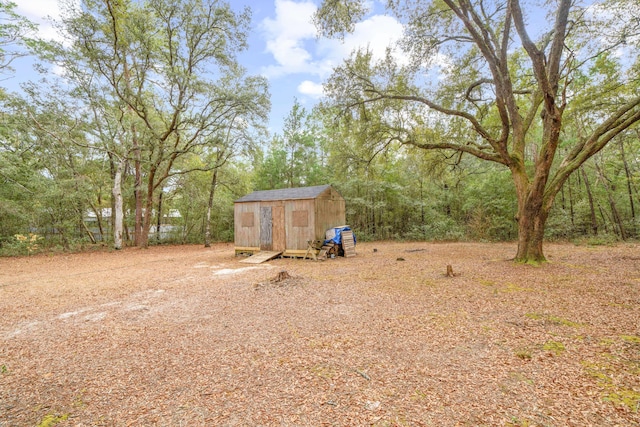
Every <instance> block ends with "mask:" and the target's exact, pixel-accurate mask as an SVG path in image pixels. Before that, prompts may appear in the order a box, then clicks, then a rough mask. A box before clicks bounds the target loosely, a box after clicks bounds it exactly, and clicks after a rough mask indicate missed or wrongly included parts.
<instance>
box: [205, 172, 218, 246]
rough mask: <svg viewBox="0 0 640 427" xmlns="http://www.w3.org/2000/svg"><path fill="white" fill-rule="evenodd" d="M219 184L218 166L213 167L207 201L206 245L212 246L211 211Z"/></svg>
mask: <svg viewBox="0 0 640 427" xmlns="http://www.w3.org/2000/svg"><path fill="white" fill-rule="evenodd" d="M217 184H218V168H215V169H213V177H212V178H211V187H210V188H209V201H208V203H207V217H206V219H205V224H204V227H205V232H204V247H205V248H210V247H211V211H212V210H213V196H214V194H215V191H216V185H217Z"/></svg>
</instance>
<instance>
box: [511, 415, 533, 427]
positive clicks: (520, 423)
mask: <svg viewBox="0 0 640 427" xmlns="http://www.w3.org/2000/svg"><path fill="white" fill-rule="evenodd" d="M530 425H531V421H529V420H528V419H526V418H519V417H511V419H510V420H509V421H507V422H506V424H505V426H508V427H529V426H530Z"/></svg>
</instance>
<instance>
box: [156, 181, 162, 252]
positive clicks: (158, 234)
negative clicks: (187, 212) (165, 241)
mask: <svg viewBox="0 0 640 427" xmlns="http://www.w3.org/2000/svg"><path fill="white" fill-rule="evenodd" d="M162 194H163V192H162V191H161V192H160V194H159V195H158V218H157V219H156V242H158V243H160V228H161V227H162Z"/></svg>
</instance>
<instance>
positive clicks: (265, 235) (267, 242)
mask: <svg viewBox="0 0 640 427" xmlns="http://www.w3.org/2000/svg"><path fill="white" fill-rule="evenodd" d="M260 250H263V251H271V250H273V217H272V216H271V207H270V206H268V207H261V208H260Z"/></svg>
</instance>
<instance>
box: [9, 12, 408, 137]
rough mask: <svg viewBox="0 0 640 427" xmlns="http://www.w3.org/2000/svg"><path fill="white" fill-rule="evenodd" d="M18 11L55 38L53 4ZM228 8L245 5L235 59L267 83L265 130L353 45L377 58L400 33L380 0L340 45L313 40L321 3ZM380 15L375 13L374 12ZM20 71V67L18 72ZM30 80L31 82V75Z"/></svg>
mask: <svg viewBox="0 0 640 427" xmlns="http://www.w3.org/2000/svg"><path fill="white" fill-rule="evenodd" d="M13 1H14V2H15V3H16V4H17V5H18V12H19V13H20V14H22V15H24V16H26V17H28V18H29V19H30V20H31V21H33V22H36V23H37V24H39V31H40V35H41V36H42V37H44V38H55V34H56V33H55V30H54V29H53V27H52V26H51V24H50V22H49V20H48V19H47V17H53V18H55V17H57V16H58V15H59V9H58V5H57V1H56V0H13ZM228 2H229V3H230V4H231V6H232V8H234V9H236V10H241V9H243V8H244V6H249V7H250V8H251V10H252V23H251V30H250V34H249V49H248V50H247V51H245V52H243V53H242V54H241V55H240V57H239V59H240V62H241V63H242V64H243V65H244V67H246V68H247V71H248V73H249V74H251V75H263V76H265V77H266V78H267V79H268V81H269V86H270V92H271V103H272V108H271V116H270V119H269V129H270V131H271V132H272V133H280V134H281V133H282V126H283V121H284V119H285V117H286V116H287V115H288V114H289V112H290V111H291V108H292V107H293V104H294V100H295V99H297V100H298V102H299V103H300V104H301V105H302V106H303V107H305V108H306V109H307V111H310V110H311V108H312V107H313V105H315V104H316V103H317V102H318V100H319V99H320V98H321V97H322V94H323V92H322V83H323V82H324V81H325V80H326V79H327V78H328V77H329V76H330V74H331V71H332V69H333V67H336V66H338V65H340V64H341V63H342V61H343V59H344V58H345V57H347V56H348V55H349V54H350V53H351V52H352V51H353V50H354V49H355V48H357V47H369V48H370V49H371V50H372V51H373V53H374V55H376V56H380V57H382V55H384V52H385V49H386V47H387V46H389V45H391V44H393V43H394V42H395V41H397V40H398V39H399V38H400V36H401V35H402V26H401V24H400V23H399V22H398V21H396V20H395V19H394V18H393V17H390V16H387V15H385V14H384V11H383V9H382V6H381V3H380V2H379V0H372V1H371V4H372V6H373V12H372V13H371V14H370V15H369V16H368V17H367V19H366V20H364V21H362V22H361V23H359V24H358V25H357V26H356V28H355V31H354V32H353V34H350V35H347V36H346V37H345V39H344V40H343V41H340V40H328V39H322V38H318V37H317V34H316V28H315V27H314V25H313V23H312V17H313V14H314V12H315V11H316V9H317V7H318V5H319V4H320V0H228ZM378 11H379V12H378ZM14 66H15V68H16V69H17V71H18V72H17V73H16V75H17V76H21V77H14V78H13V79H10V80H9V81H4V82H3V83H4V84H5V86H9V87H10V86H11V85H14V86H17V85H18V84H19V83H20V79H21V78H22V79H24V78H28V76H30V75H32V74H31V73H30V72H29V70H28V69H27V68H30V67H31V65H30V63H29V61H27V60H23V61H20V62H17V63H15V64H14ZM21 67H23V69H21ZM33 78H36V77H35V75H34V77H33Z"/></svg>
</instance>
